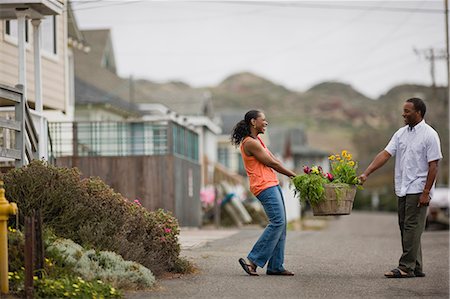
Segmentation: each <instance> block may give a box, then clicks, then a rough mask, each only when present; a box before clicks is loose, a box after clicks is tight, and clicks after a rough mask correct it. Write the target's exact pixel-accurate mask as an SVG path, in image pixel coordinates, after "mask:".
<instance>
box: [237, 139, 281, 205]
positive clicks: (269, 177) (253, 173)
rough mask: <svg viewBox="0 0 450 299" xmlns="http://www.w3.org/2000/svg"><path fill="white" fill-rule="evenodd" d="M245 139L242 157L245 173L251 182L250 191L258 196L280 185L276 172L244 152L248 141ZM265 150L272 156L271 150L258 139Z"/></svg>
mask: <svg viewBox="0 0 450 299" xmlns="http://www.w3.org/2000/svg"><path fill="white" fill-rule="evenodd" d="M248 138H252V137H245V139H244V140H243V141H242V143H241V147H240V149H241V155H242V160H243V161H244V167H245V171H246V172H247V176H248V178H249V181H250V191H251V192H252V193H253V194H254V195H255V196H256V195H258V194H259V193H261V192H262V191H263V190H265V189H267V188H269V187H273V186H276V185H278V184H279V182H278V178H277V175H276V173H275V171H274V170H273V169H272V168H270V167H269V166H266V165H264V164H263V163H261V162H259V161H258V160H257V159H256V158H255V157H254V156H248V155H246V154H245V151H244V143H245V142H246V141H247V140H248ZM257 138H258V140H259V142H260V143H261V145H262V146H263V147H264V149H265V150H266V151H267V152H268V153H269V154H270V151H269V149H268V148H267V147H266V145H265V144H264V142H263V141H262V140H261V138H259V137H257Z"/></svg>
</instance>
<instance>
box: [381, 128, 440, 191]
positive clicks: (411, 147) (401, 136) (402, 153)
mask: <svg viewBox="0 0 450 299" xmlns="http://www.w3.org/2000/svg"><path fill="white" fill-rule="evenodd" d="M385 150H386V151H387V152H388V153H389V154H390V155H391V156H395V177H394V181H395V194H396V195H397V196H399V197H401V196H405V195H406V194H417V193H422V191H423V189H424V187H425V183H426V180H427V175H428V162H431V161H435V160H440V159H442V153H441V142H440V140H439V136H438V134H437V132H436V131H435V130H434V129H433V128H432V127H431V126H429V125H428V124H427V123H425V120H422V121H421V122H420V123H418V124H417V125H415V126H414V127H412V128H411V127H409V126H404V127H402V128H400V129H399V130H398V131H397V132H395V134H394V136H392V138H391V141H389V144H388V145H387V146H386V148H385ZM433 190H434V184H433V187H432V188H431V190H430V196H431V197H432V196H433Z"/></svg>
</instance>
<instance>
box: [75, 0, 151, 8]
mask: <svg viewBox="0 0 450 299" xmlns="http://www.w3.org/2000/svg"><path fill="white" fill-rule="evenodd" d="M92 2H93V3H104V5H97V6H89V7H80V8H73V9H72V11H80V10H89V9H97V8H104V7H111V6H122V5H129V4H136V3H140V2H144V0H134V1H118V2H106V1H92Z"/></svg>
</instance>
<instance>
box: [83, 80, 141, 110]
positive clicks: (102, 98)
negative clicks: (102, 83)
mask: <svg viewBox="0 0 450 299" xmlns="http://www.w3.org/2000/svg"><path fill="white" fill-rule="evenodd" d="M75 104H76V105H85V104H95V105H110V106H111V107H112V108H115V109H116V110H120V111H122V113H123V114H129V115H140V111H139V109H138V107H137V105H135V104H133V103H130V102H128V101H124V100H122V99H121V98H119V97H118V96H116V95H113V94H110V93H107V92H105V91H102V90H100V89H98V88H96V87H95V86H93V85H91V84H89V83H87V82H85V81H83V80H82V79H80V78H78V77H75Z"/></svg>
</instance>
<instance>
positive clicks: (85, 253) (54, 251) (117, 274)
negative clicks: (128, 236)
mask: <svg viewBox="0 0 450 299" xmlns="http://www.w3.org/2000/svg"><path fill="white" fill-rule="evenodd" d="M47 251H48V253H49V255H51V256H55V257H61V258H60V260H61V261H62V262H63V264H65V265H70V266H71V267H72V268H73V271H74V272H76V273H77V274H78V275H80V276H81V277H82V278H83V279H86V280H89V281H92V280H97V279H100V280H101V281H104V282H108V283H110V284H111V285H113V286H114V287H116V288H126V289H130V288H133V289H140V288H149V287H151V286H153V284H154V283H155V277H154V276H153V274H152V272H151V271H150V270H149V269H147V268H145V267H143V266H142V265H140V264H138V263H135V262H131V261H125V260H124V259H123V258H122V257H121V256H120V255H118V254H116V253H114V252H110V251H100V252H96V251H95V250H93V249H91V250H85V249H84V248H83V247H81V246H80V245H78V244H76V243H75V242H73V241H72V240H68V239H58V240H56V241H55V242H53V244H51V245H50V246H49V247H48V248H47Z"/></svg>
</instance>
